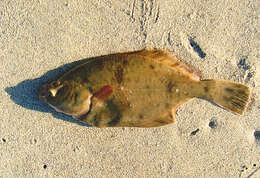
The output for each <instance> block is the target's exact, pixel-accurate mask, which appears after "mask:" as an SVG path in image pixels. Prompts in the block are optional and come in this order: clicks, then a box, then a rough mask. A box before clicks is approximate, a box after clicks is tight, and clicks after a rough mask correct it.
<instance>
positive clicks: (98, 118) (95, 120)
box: [93, 114, 101, 127]
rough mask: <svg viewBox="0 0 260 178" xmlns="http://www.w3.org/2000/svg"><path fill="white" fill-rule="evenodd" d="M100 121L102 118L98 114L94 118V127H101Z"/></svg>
mask: <svg viewBox="0 0 260 178" xmlns="http://www.w3.org/2000/svg"><path fill="white" fill-rule="evenodd" d="M100 120H101V118H100V117H99V115H98V114H96V115H95V116H94V119H93V124H94V126H96V127H98V126H99V123H100Z"/></svg>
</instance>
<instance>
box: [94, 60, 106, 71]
mask: <svg viewBox="0 0 260 178" xmlns="http://www.w3.org/2000/svg"><path fill="white" fill-rule="evenodd" d="M95 66H96V67H97V69H98V70H103V69H104V61H103V59H100V60H96V61H95Z"/></svg>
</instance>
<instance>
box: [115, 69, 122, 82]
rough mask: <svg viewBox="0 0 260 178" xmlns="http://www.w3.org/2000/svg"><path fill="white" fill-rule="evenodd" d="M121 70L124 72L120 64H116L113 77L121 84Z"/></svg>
mask: <svg viewBox="0 0 260 178" xmlns="http://www.w3.org/2000/svg"><path fill="white" fill-rule="evenodd" d="M123 72H124V69H123V68H122V66H118V67H117V68H116V71H115V77H116V80H117V83H119V84H121V83H122V81H123Z"/></svg>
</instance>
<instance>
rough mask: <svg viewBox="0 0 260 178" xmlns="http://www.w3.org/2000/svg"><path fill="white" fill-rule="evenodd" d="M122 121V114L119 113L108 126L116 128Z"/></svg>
mask: <svg viewBox="0 0 260 178" xmlns="http://www.w3.org/2000/svg"><path fill="white" fill-rule="evenodd" d="M120 119H121V114H120V113H118V114H117V115H116V116H115V117H114V118H113V119H112V120H111V121H110V122H108V125H109V126H111V127H112V126H115V125H117V124H118V123H119V122H120Z"/></svg>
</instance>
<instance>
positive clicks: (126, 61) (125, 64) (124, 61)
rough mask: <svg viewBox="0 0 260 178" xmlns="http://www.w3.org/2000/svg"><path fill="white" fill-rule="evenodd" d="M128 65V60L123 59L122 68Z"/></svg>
mask: <svg viewBox="0 0 260 178" xmlns="http://www.w3.org/2000/svg"><path fill="white" fill-rule="evenodd" d="M127 65H128V60H127V59H123V66H124V67H125V66H127Z"/></svg>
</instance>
